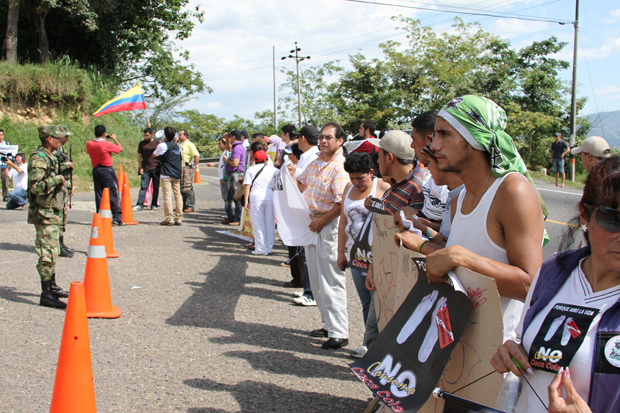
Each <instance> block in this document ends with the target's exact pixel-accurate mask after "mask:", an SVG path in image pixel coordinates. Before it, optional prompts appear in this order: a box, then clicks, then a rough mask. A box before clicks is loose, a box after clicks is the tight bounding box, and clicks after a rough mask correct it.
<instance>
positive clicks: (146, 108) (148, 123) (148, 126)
mask: <svg viewBox="0 0 620 413" xmlns="http://www.w3.org/2000/svg"><path fill="white" fill-rule="evenodd" d="M138 86H140V89H142V85H141V84H140V80H138ZM142 97H143V98H144V91H142ZM144 115H145V116H146V127H147V128H150V127H151V122H150V121H149V108H148V106H147V105H146V98H144Z"/></svg>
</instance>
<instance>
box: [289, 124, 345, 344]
mask: <svg viewBox="0 0 620 413" xmlns="http://www.w3.org/2000/svg"><path fill="white" fill-rule="evenodd" d="M345 136H346V134H345V132H344V129H342V126H340V125H339V124H338V123H336V122H329V123H327V124H325V125H324V126H323V128H322V129H321V133H320V135H319V151H320V154H319V156H318V158H317V159H315V160H314V161H313V162H312V163H311V164H310V165H308V167H307V168H306V169H305V170H304V171H303V172H302V173H301V174H300V175H299V176H298V177H297V178H296V181H297V185H298V187H299V190H300V191H301V192H302V193H303V195H304V199H305V201H306V203H307V204H308V207H309V208H310V211H311V212H312V216H313V218H312V222H311V223H310V229H311V230H312V231H314V232H316V233H318V235H319V236H318V241H317V244H316V245H309V246H307V247H306V262H307V265H308V274H309V278H310V286H311V288H312V292H313V293H314V299H315V300H316V303H317V306H318V308H319V311H320V312H321V319H322V320H323V323H324V324H323V327H322V328H320V329H317V330H313V331H312V332H311V333H310V335H311V336H313V337H327V338H328V340H327V341H325V342H324V343H323V345H322V347H323V348H324V349H337V348H340V347H343V346H346V345H347V344H348V343H349V319H348V314H347V290H346V278H345V273H344V271H342V270H340V269H339V268H338V265H337V262H336V261H337V258H338V257H337V251H338V248H337V247H338V221H339V217H340V209H341V206H342V196H343V191H344V188H345V186H346V185H347V183H348V182H349V177H348V174H347V173H346V172H345V170H344V156H343V153H342V144H343V143H344V139H345ZM289 171H290V172H291V176H293V178H295V165H293V164H290V166H289Z"/></svg>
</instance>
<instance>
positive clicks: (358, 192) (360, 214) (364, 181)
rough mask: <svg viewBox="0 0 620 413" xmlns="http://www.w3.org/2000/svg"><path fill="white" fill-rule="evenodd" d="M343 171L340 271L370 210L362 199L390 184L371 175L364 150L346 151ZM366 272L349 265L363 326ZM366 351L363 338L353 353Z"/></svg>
mask: <svg viewBox="0 0 620 413" xmlns="http://www.w3.org/2000/svg"><path fill="white" fill-rule="evenodd" d="M344 170H345V171H347V173H348V174H349V179H350V180H351V182H350V183H348V184H347V186H346V187H345V189H344V191H343V196H342V209H341V211H340V223H339V224H338V267H339V268H340V269H341V270H343V271H344V270H345V269H346V268H347V266H348V259H347V257H349V256H350V255H351V247H352V246H353V242H354V241H355V240H356V239H357V238H358V236H359V235H360V231H361V230H362V226H363V225H364V222H365V221H366V218H367V217H368V214H369V212H370V211H368V209H366V207H364V200H365V199H366V198H367V197H368V196H374V197H375V198H381V196H382V195H383V193H384V192H385V191H386V190H387V189H388V188H389V187H390V186H389V185H388V184H387V183H385V182H383V181H382V180H381V179H378V178H375V177H373V174H374V170H373V168H372V160H371V159H370V155H368V154H367V153H366V152H353V153H351V154H349V155H348V156H347V158H346V160H345V162H344ZM345 247H346V248H345ZM345 249H346V251H347V252H346V253H345ZM366 274H367V273H366V272H365V271H362V270H360V269H357V268H353V267H351V275H352V276H353V282H354V283H355V288H356V290H357V294H358V295H359V297H360V301H361V302H362V315H363V317H364V325H366V320H367V318H368V310H369V308H370V305H371V294H372V293H371V292H370V291H368V289H367V288H366ZM366 350H367V347H366V340H364V344H363V345H362V346H361V347H359V348H358V349H357V350H355V351H354V353H353V355H354V356H355V357H358V356H359V357H362V356H363V355H364V354H366Z"/></svg>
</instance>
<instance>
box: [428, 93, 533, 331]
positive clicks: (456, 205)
mask: <svg viewBox="0 0 620 413" xmlns="http://www.w3.org/2000/svg"><path fill="white" fill-rule="evenodd" d="M505 126H506V114H505V112H504V110H503V109H502V108H501V107H499V106H498V105H497V104H496V103H495V102H493V101H491V100H489V99H486V98H482V97H479V96H473V95H468V96H463V97H460V98H456V99H453V100H452V101H450V102H449V103H448V104H447V105H445V106H444V107H443V109H442V110H441V111H440V112H439V114H438V117H437V123H436V125H435V136H434V137H433V140H432V143H431V145H430V149H431V150H432V151H433V153H434V156H435V157H436V158H437V163H438V167H439V170H441V171H449V172H455V173H456V174H457V175H458V176H459V178H460V179H461V180H462V181H463V183H464V184H465V189H464V190H463V191H462V192H461V193H460V195H459V197H458V198H457V199H455V200H454V201H453V203H452V230H451V232H450V237H449V239H448V243H447V245H446V248H444V249H440V250H438V251H435V252H432V253H430V254H428V255H427V257H426V260H427V264H426V270H427V274H428V277H429V279H431V280H433V281H436V282H439V281H442V280H443V279H445V277H446V274H447V273H448V272H449V271H450V270H452V269H454V268H455V267H457V266H462V267H465V268H468V269H470V270H472V271H475V272H478V273H480V274H482V275H486V276H488V277H492V278H494V279H495V280H496V282H497V288H498V290H499V294H500V296H501V303H502V312H503V319H504V340H506V339H508V338H514V329H515V328H516V326H517V324H518V322H519V317H520V315H521V309H522V306H523V300H525V297H526V295H527V291H528V289H529V286H530V283H531V282H532V279H533V278H534V276H535V274H536V272H537V270H538V268H539V267H540V266H541V264H542V240H543V232H544V217H543V213H542V208H541V201H540V198H539V196H538V194H537V192H536V189H535V188H534V186H533V185H532V184H531V183H530V182H529V181H528V178H526V177H525V176H524V175H523V174H527V170H526V169H525V165H524V164H523V161H522V160H521V157H520V156H519V154H518V152H517V150H516V148H515V147H514V144H513V142H512V138H511V137H510V136H509V135H508V134H506V133H505V132H504V128H505Z"/></svg>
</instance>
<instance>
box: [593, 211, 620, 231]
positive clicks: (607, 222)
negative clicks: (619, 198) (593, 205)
mask: <svg viewBox="0 0 620 413" xmlns="http://www.w3.org/2000/svg"><path fill="white" fill-rule="evenodd" d="M595 218H596V223H597V224H598V225H599V227H601V228H603V229H604V230H605V231H609V232H620V211H618V210H617V209H613V208H610V207H607V206H602V207H600V208H599V209H598V210H597V211H596V216H595Z"/></svg>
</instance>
